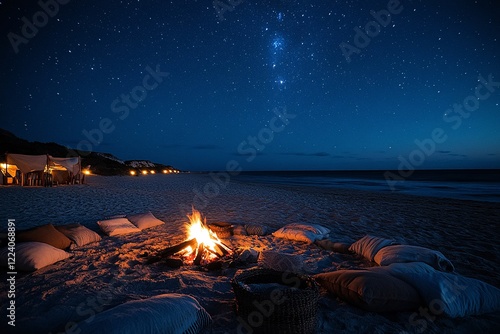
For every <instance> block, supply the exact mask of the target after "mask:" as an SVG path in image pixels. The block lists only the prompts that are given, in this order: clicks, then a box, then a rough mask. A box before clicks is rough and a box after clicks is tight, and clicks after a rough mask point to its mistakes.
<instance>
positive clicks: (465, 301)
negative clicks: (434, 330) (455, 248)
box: [379, 262, 500, 318]
mask: <svg viewBox="0 0 500 334" xmlns="http://www.w3.org/2000/svg"><path fill="white" fill-rule="evenodd" d="M379 268H380V269H385V270H386V271H387V272H388V273H389V274H391V275H393V276H394V277H397V278H399V279H400V280H403V281H405V282H406V283H408V284H410V285H412V286H413V287H414V288H415V289H416V290H417V291H418V293H419V295H420V296H421V297H422V299H423V300H424V301H425V303H426V307H428V308H430V309H434V310H435V313H436V314H441V313H444V314H445V315H447V316H449V317H451V318H457V317H467V316H470V315H480V314H483V313H490V312H498V311H500V289H498V288H496V287H494V286H493V285H489V284H487V283H485V282H483V281H480V280H477V279H474V278H469V277H464V276H460V275H455V274H452V273H444V272H441V271H437V270H435V269H434V268H432V267H431V266H429V265H427V264H425V263H423V262H412V263H394V264H391V265H389V266H387V267H379Z"/></svg>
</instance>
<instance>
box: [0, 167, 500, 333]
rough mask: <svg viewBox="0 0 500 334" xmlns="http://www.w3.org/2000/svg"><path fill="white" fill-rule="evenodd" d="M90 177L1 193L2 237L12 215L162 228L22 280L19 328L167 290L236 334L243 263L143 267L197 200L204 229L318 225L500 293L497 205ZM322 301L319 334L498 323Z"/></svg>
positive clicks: (1, 290)
mask: <svg viewBox="0 0 500 334" xmlns="http://www.w3.org/2000/svg"><path fill="white" fill-rule="evenodd" d="M87 181H88V184H85V185H76V186H61V187H55V188H20V187H2V188H0V195H1V198H2V200H1V203H0V214H1V217H0V218H1V220H2V224H1V226H2V227H3V230H4V231H5V230H6V224H7V219H15V220H16V227H17V229H18V230H21V229H26V228H29V227H33V226H38V225H43V224H47V223H53V224H54V225H62V224H68V223H75V222H78V223H81V224H83V225H85V226H87V227H89V228H91V229H93V230H95V231H98V227H97V224H96V222H97V221H98V220H102V219H104V218H106V217H111V216H114V215H121V214H133V213H141V212H147V211H151V212H152V213H153V214H154V215H155V216H156V217H158V218H159V219H161V220H163V221H165V222H166V224H165V225H162V226H159V227H155V228H152V229H149V230H144V231H142V232H140V233H134V234H128V235H122V236H116V237H103V240H102V241H101V242H99V243H96V244H91V245H87V246H84V247H81V248H78V249H75V250H73V251H71V253H72V254H73V256H72V257H71V258H69V259H67V260H64V261H61V262H58V263H56V264H54V265H51V266H48V267H45V268H42V269H40V270H38V271H36V272H33V273H29V274H24V275H18V277H17V281H16V289H17V291H16V325H17V326H16V330H17V331H16V332H18V333H22V332H31V333H49V332H52V333H58V332H64V327H65V326H66V324H71V323H73V322H79V321H86V320H89V319H91V318H92V317H93V315H94V314H95V313H98V312H101V311H102V310H105V309H108V308H111V307H113V306H116V305H119V304H121V303H123V302H126V301H129V300H134V299H143V298H147V297H150V296H154V295H158V294H163V293H170V292H177V293H183V294H189V295H192V296H194V297H195V298H196V299H197V300H198V301H199V302H200V304H201V305H202V306H203V307H204V308H205V309H206V310H207V311H208V312H209V313H210V314H211V316H212V318H213V321H214V322H213V326H212V327H211V328H209V329H207V330H206V331H205V332H206V333H236V332H237V328H238V324H239V323H238V321H237V317H236V314H235V298H234V294H233V291H232V288H231V285H230V280H231V278H232V277H233V276H234V274H235V273H236V271H237V268H228V269H224V270H222V271H203V270H197V269H196V267H195V266H183V267H181V268H179V269H171V268H168V267H166V266H165V265H163V264H161V263H155V264H147V263H146V260H147V259H146V258H145V257H143V256H142V255H143V254H144V253H145V252H149V253H154V252H155V251H156V250H159V249H162V248H165V247H167V246H169V245H174V244H176V243H178V242H181V241H183V240H185V238H186V234H185V232H184V231H185V229H184V228H185V224H186V222H187V217H186V216H185V214H186V213H187V212H186V208H190V207H191V205H192V204H193V203H194V204H197V207H196V208H197V209H198V210H200V211H201V212H202V214H203V215H204V216H206V218H207V222H208V223H211V222H217V221H228V222H232V223H242V224H248V223H258V224H263V225H266V226H269V228H270V229H271V230H275V229H277V228H279V227H281V226H283V225H286V224H288V223H299V222H307V223H316V224H321V225H324V226H327V227H329V228H330V229H331V233H330V239H331V240H334V241H339V242H348V243H351V242H354V241H356V240H357V239H359V238H361V237H362V236H364V235H366V234H371V235H375V236H380V237H385V238H392V239H395V240H396V241H397V242H400V243H405V244H410V245H419V246H423V247H428V248H432V249H435V250H439V251H441V252H442V253H443V254H444V255H445V256H446V257H447V258H448V259H450V260H451V261H452V263H453V264H454V266H455V269H456V272H458V273H459V274H462V275H464V276H467V277H473V278H477V279H480V280H483V281H485V282H487V283H489V284H492V285H494V286H496V287H500V275H498V274H497V272H496V269H497V267H498V264H499V258H500V257H499V256H500V246H499V242H498V240H500V232H499V228H498V227H499V226H498V225H499V222H500V204H498V203H487V202H475V201H461V200H450V199H438V198H427V197H417V196H407V195H406V196H404V195H399V194H394V193H390V194H382V193H373V192H366V191H354V190H338V189H325V188H321V189H320V188H313V187H301V188H297V187H287V186H283V185H281V186H278V185H273V186H266V185H260V184H243V183H237V182H230V183H229V184H228V185H224V186H223V187H220V186H219V187H218V188H214V187H213V186H211V187H212V188H210V189H211V190H212V193H210V194H209V195H210V196H209V197H210V198H205V199H206V201H205V200H203V199H201V200H200V198H199V197H198V198H194V197H195V196H196V195H195V194H196V193H197V192H200V193H203V189H204V187H205V186H206V185H207V184H212V185H213V184H215V183H214V181H213V179H211V178H210V177H209V176H207V175H203V174H179V175H168V176H166V175H150V176H147V177H142V176H141V177H99V176H89V177H88V179H87ZM207 189H208V188H207ZM217 189H218V191H215V190H217ZM217 192H218V194H216V193H217ZM224 242H225V243H226V244H228V245H230V246H231V247H232V248H233V249H237V248H238V247H240V248H253V249H256V250H258V251H262V250H276V251H279V252H284V253H288V254H293V255H301V256H303V257H305V258H306V261H305V267H306V268H307V272H308V273H309V274H314V273H320V272H326V271H331V270H337V269H346V268H364V267H369V266H374V265H376V264H374V263H370V262H368V261H367V260H364V259H362V258H360V257H359V256H355V255H348V254H339V253H333V252H331V251H326V250H323V249H320V248H318V247H316V246H315V245H307V244H303V243H297V242H289V241H284V240H278V239H275V238H273V237H272V236H270V235H269V236H264V237H257V236H245V237H243V236H233V237H231V238H229V239H224ZM6 291H7V287H6V277H5V271H4V270H2V280H1V282H0V297H1V301H2V302H1V309H2V323H1V324H0V328H5V327H6V322H7V321H6V320H5V319H6V317H5V310H6V307H7V304H6V303H7V293H6ZM319 304H320V308H319V312H318V315H319V316H318V324H317V330H316V332H317V333H333V332H335V333H444V332H450V333H479V332H481V333H488V332H494V331H495V329H496V327H498V326H500V314H497V313H494V314H487V315H482V316H474V317H466V318H461V319H449V318H447V317H442V316H441V317H440V316H437V317H435V316H433V315H432V314H431V316H429V317H423V316H418V317H417V319H419V320H422V321H419V322H415V321H414V320H415V316H412V312H402V313H394V314H376V313H370V312H365V311H363V310H361V309H358V308H355V307H353V306H350V305H348V304H346V303H344V302H342V301H340V300H339V299H336V298H335V297H332V296H331V295H328V294H327V293H326V292H324V291H323V292H322V297H321V299H320V302H319ZM412 319H413V320H412ZM69 332H70V331H68V333H69ZM74 333H77V331H75V332H74Z"/></svg>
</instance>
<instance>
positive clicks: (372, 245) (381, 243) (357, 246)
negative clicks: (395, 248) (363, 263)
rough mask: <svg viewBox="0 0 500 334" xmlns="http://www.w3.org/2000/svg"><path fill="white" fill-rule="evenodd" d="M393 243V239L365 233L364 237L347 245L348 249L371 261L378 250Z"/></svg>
mask: <svg viewBox="0 0 500 334" xmlns="http://www.w3.org/2000/svg"><path fill="white" fill-rule="evenodd" d="M394 244H395V242H394V240H390V239H384V238H379V237H374V236H371V235H365V236H364V237H362V238H361V239H359V240H358V241H356V242H355V243H353V244H352V245H351V247H349V250H350V251H351V252H353V253H356V254H359V255H362V256H364V257H365V258H367V259H368V260H370V261H373V258H374V257H375V255H376V254H377V253H378V251H379V250H381V249H382V248H384V247H386V246H389V245H394Z"/></svg>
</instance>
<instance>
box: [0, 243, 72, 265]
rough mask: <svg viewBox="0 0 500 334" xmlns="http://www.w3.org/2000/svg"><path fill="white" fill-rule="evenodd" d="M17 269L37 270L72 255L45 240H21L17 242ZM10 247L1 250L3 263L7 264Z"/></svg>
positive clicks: (0, 255)
mask: <svg viewBox="0 0 500 334" xmlns="http://www.w3.org/2000/svg"><path fill="white" fill-rule="evenodd" d="M15 252H16V264H15V267H16V270H21V271H35V270H38V269H40V268H43V267H46V266H48V265H51V264H53V263H56V262H57V261H61V260H64V259H67V258H68V257H70V256H71V254H70V253H68V252H65V251H63V250H61V249H59V248H55V247H52V246H51V245H49V244H46V243H44V242H19V243H17V244H16V250H15ZM8 253H9V250H8V248H6V247H5V248H2V249H1V250H0V260H1V261H2V262H1V263H2V265H4V264H5V265H7V259H8Z"/></svg>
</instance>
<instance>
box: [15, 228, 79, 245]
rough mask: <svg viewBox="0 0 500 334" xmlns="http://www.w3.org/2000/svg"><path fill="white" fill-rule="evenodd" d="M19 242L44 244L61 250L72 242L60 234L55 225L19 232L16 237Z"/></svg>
mask: <svg viewBox="0 0 500 334" xmlns="http://www.w3.org/2000/svg"><path fill="white" fill-rule="evenodd" d="M16 239H17V241H19V242H23V241H35V242H44V243H46V244H49V245H51V246H54V247H56V248H59V249H66V248H68V247H69V245H71V240H70V239H68V237H67V236H65V235H64V234H63V233H61V232H59V231H58V230H57V229H56V228H55V227H54V225H52V224H47V225H43V226H38V227H35V228H32V229H29V230H26V231H19V232H18V233H17V235H16Z"/></svg>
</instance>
